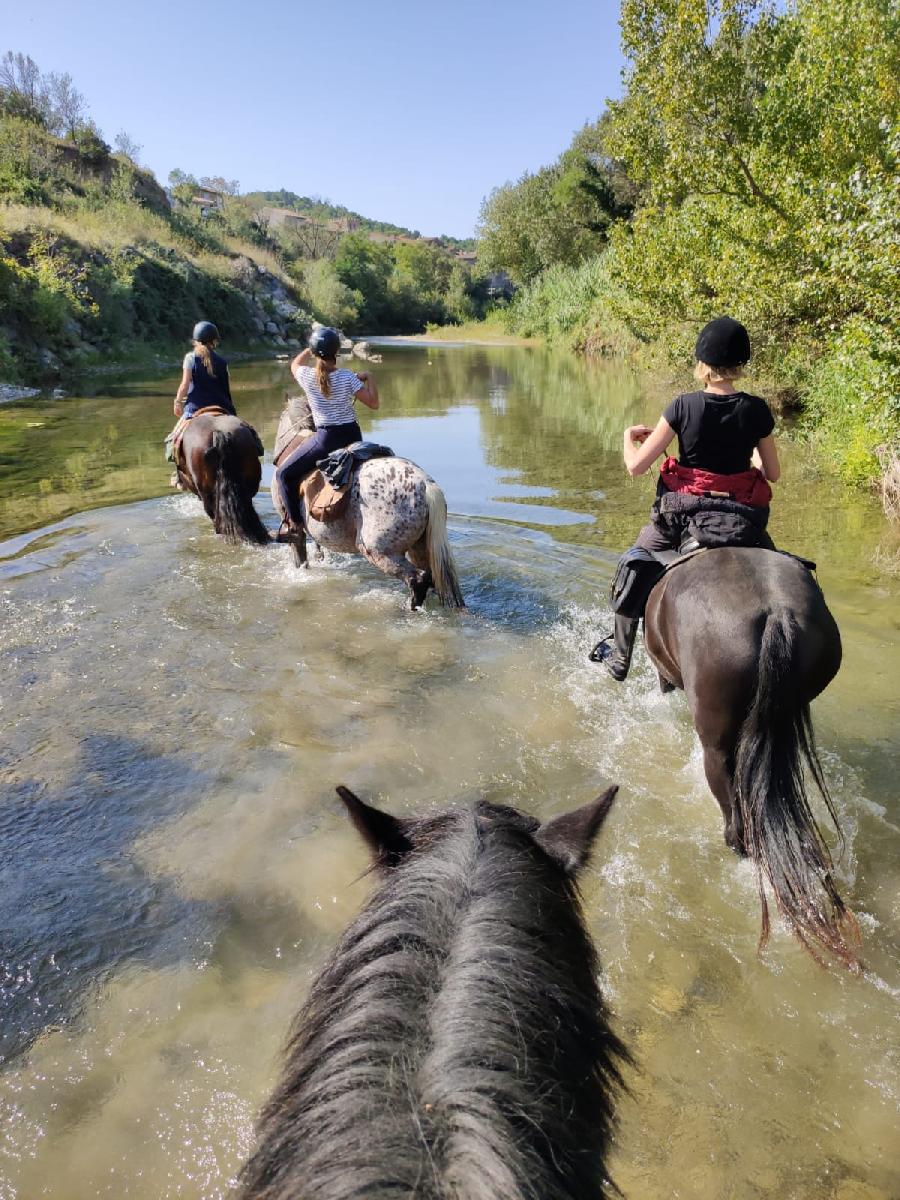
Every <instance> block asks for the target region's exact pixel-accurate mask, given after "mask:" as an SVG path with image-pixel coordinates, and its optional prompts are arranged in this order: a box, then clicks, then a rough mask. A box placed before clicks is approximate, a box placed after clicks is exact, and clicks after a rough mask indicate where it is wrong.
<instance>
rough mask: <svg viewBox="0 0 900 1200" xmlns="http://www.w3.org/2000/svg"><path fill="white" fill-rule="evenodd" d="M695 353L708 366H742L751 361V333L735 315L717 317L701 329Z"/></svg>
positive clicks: (699, 360)
mask: <svg viewBox="0 0 900 1200" xmlns="http://www.w3.org/2000/svg"><path fill="white" fill-rule="evenodd" d="M694 354H695V356H696V359H697V361H698V362H702V363H706V365H707V366H708V367H742V366H743V365H744V363H746V362H749V361H750V334H749V333H748V332H747V330H746V329H745V328H744V326H743V325H742V324H741V323H740V321H735V319H734V318H733V317H716V319H715V320H714V321H710V323H709V324H708V325H705V326H704V327H703V329H701V331H700V336H699V337H698V338H697V345H696V347H695V349H694Z"/></svg>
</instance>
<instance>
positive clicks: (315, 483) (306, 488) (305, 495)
mask: <svg viewBox="0 0 900 1200" xmlns="http://www.w3.org/2000/svg"><path fill="white" fill-rule="evenodd" d="M352 483H353V476H352V475H351V476H350V478H349V479H348V480H347V482H346V484H345V485H344V486H343V487H340V488H336V487H335V486H334V485H333V484H331V483H329V482H328V480H327V479H326V478H325V476H324V475H323V474H322V472H321V471H320V470H318V469H316V470H315V471H313V473H312V474H311V475H307V476H306V478H305V479H304V480H303V482H302V483H301V484H300V497H301V499H302V500H303V504H304V507H305V508H306V512H307V515H308V516H310V517H312V519H313V520H314V521H324V522H325V524H328V523H329V522H330V521H336V520H337V519H338V518H339V517H342V516H343V515H344V513H345V512H346V511H347V505H348V504H349V503H350V485H351V484H352Z"/></svg>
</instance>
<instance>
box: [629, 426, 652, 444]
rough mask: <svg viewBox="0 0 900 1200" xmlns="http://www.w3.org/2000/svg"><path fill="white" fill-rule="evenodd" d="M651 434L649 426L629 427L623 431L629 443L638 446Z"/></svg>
mask: <svg viewBox="0 0 900 1200" xmlns="http://www.w3.org/2000/svg"><path fill="white" fill-rule="evenodd" d="M652 432H653V430H652V429H651V428H650V426H649V425H629V426H628V428H627V429H626V430H625V436H626V437H627V438H628V440H629V441H631V442H635V443H636V444H637V445H638V446H640V445H641V443H642V442H646V440H647V438H648V437H649V436H650V434H651V433H652Z"/></svg>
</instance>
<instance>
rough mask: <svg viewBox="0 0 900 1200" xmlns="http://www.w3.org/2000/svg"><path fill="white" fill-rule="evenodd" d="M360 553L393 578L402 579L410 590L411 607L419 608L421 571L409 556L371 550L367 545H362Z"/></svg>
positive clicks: (420, 601)
mask: <svg viewBox="0 0 900 1200" xmlns="http://www.w3.org/2000/svg"><path fill="white" fill-rule="evenodd" d="M360 554H362V556H363V557H364V558H366V559H368V561H369V562H370V563H371V564H372V566H373V567H377V568H378V570H379V571H383V572H384V574H385V575H390V577H391V578H392V579H402V580H403V582H404V583H405V584H406V586H407V587H408V588H409V592H410V608H412V609H413V610H415V609H417V608H418V607H419V605H420V604H421V603H422V600H421V599H420V598H419V591H420V590H421V582H420V579H419V576H420V575H421V574H422V572H421V571H417V570H416V568H415V567H414V566H413V565H412V563H411V562H409V560H408V559H407V558H405V557H404V556H403V555H401V554H379V553H378V552H377V551H375V550H370V549H368V547H366V546H361V547H360Z"/></svg>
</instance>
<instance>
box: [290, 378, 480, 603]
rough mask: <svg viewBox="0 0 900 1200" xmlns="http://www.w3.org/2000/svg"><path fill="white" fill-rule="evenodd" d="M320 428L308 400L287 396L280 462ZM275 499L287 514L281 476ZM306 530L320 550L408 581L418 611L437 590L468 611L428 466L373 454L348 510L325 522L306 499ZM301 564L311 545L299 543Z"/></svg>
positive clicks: (358, 476)
mask: <svg viewBox="0 0 900 1200" xmlns="http://www.w3.org/2000/svg"><path fill="white" fill-rule="evenodd" d="M314 428H315V426H314V424H313V421H312V414H311V413H310V411H309V405H308V404H307V402H306V399H305V397H296V396H295V397H293V398H292V399H290V400H288V401H287V404H286V405H285V409H284V412H283V413H282V414H281V421H280V422H279V425H278V435H277V437H276V439H275V462H276V463H277V462H278V461H280V459H281V458H282V457H283V456H284V455H286V454H289V453H290V452H291V450H293V449H295V448H296V447H297V446H299V445H300V444H301V442H302V441H304V440H305V439H306V438H307V437H309V436H310V434H311V433H312V431H313V429H314ZM272 502H273V504H274V505H275V509H276V511H277V512H279V513H280V514H281V516H282V517H284V516H285V513H284V508H283V505H282V500H281V495H280V493H279V490H278V487H277V485H276V483H275V481H274V479H273V481H272ZM300 507H301V513H302V516H303V524H304V527H305V529H306V531H307V533H308V534H309V536H310V537H311V538H312V540H313V541H314V542H315V543H316V545H317V546H319V547H324V548H325V549H328V550H337V551H339V552H340V553H343V554H361V555H362V556H363V558H366V559H368V561H369V562H370V563H372V565H373V566H375V567H378V569H379V570H380V571H383V572H384V573H385V575H390V576H391V577H392V578H393V579H401V580H403V582H404V583H405V584H406V585H407V587H408V588H409V591H410V604H411V607H412V608H414V609H415V608H418V607H419V606H420V605H421V604H422V603H423V602H424V600H425V597H426V595H427V594H428V591H429V589H430V588H434V590H435V592H437V595H438V599H439V600H440V601H441V603H442V604H444V605H447V606H449V607H451V608H464V607H465V601H464V600H463V597H462V592H461V591H460V587H459V579H458V577H457V574H456V566H455V564H454V562H453V556H452V554H451V553H450V544H449V542H448V540H447V502H446V500H445V499H444V493H443V492H442V491H441V489H440V488H439V487H438V485H437V484H436V483H435V482H434V480H433V479H431V478H430V477H429V476H428V475H426V474H425V472H424V471H423V470H422V468H421V467H417V466H416V464H415V463H412V462H409V460H408V459H405V458H397V457H390V458H373V459H370V460H369V461H368V462H364V463H362V464H361V465H360V466H359V467H358V469H357V470H356V471H355V472H354V476H353V482H352V484H351V487H350V497H349V502H348V504H347V507H346V509H345V510H344V512H343V513H342V515H340V516H338V517H336V518H334V519H331V520H329V521H327V522H325V521H317V520H315V519H314V518H313V517H311V516H310V515H309V514H308V513H307V512H306V508H305V505H304V503H303V501H302V500H301V504H300ZM292 549H293V551H294V556H295V561H296V562H297V565H298V566H302V565H303V564H304V563H305V562H306V546H305V542H303V543H300V542H295V543H293V544H292Z"/></svg>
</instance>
